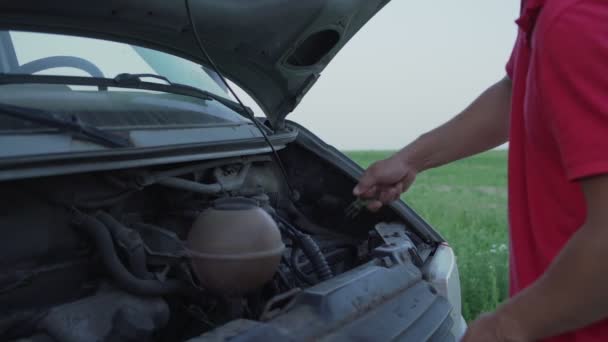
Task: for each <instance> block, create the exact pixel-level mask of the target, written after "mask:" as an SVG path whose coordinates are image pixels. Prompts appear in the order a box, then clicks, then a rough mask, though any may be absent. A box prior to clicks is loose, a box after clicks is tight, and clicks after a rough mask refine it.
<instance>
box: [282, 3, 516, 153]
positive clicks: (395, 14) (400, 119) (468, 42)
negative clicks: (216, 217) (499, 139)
mask: <svg viewBox="0 0 608 342" xmlns="http://www.w3.org/2000/svg"><path fill="white" fill-rule="evenodd" d="M518 9H519V1H517V0H459V1H453V0H443V1H438V0H425V1H412V0H392V1H391V2H389V4H388V5H386V6H385V7H384V9H382V10H381V11H380V12H379V13H378V14H377V15H376V16H375V17H374V18H373V19H372V20H371V21H370V22H368V24H367V25H366V26H364V27H363V28H362V29H361V31H359V33H358V34H357V35H355V37H354V38H353V39H351V41H350V42H349V43H348V44H347V45H346V46H345V47H344V48H343V49H342V50H341V51H340V53H339V54H338V55H337V56H336V57H335V58H334V60H333V61H332V62H331V63H330V64H329V66H328V67H327V68H326V69H325V70H324V72H323V73H322V75H321V78H320V79H319V80H318V81H317V83H316V84H315V85H314V87H313V88H312V89H311V90H310V91H309V92H308V94H307V95H306V96H305V97H304V99H303V100H302V102H301V103H300V105H299V106H298V108H296V110H295V111H294V112H293V113H292V114H290V116H289V119H291V120H294V121H296V122H298V123H300V124H302V125H304V126H305V127H307V128H309V129H311V130H312V131H313V132H314V133H316V134H317V135H318V136H320V137H321V138H322V139H323V140H325V142H327V143H329V144H331V145H333V146H335V147H337V148H339V149H342V150H355V149H366V150H369V149H397V148H400V147H402V146H404V145H406V144H407V143H409V142H411V141H413V140H414V139H415V138H416V137H418V136H419V135H420V134H422V133H424V132H426V131H428V130H430V129H432V128H434V127H436V126H437V125H439V124H441V123H443V122H445V121H447V120H449V119H450V118H451V117H452V116H454V115H455V114H457V113H459V112H460V111H461V110H462V109H464V108H465V107H466V106H467V105H468V104H469V103H470V102H471V101H472V100H473V99H474V98H475V97H476V96H477V95H479V94H480V93H481V92H482V91H483V90H484V89H485V88H487V87H488V86H490V85H491V84H493V83H494V82H496V81H498V80H499V79H501V78H502V77H503V76H504V74H505V71H504V66H505V64H506V61H507V59H508V57H509V54H510V52H511V48H512V46H513V43H514V41H515V35H516V32H517V30H516V25H515V23H514V20H515V19H516V16H517V11H518Z"/></svg>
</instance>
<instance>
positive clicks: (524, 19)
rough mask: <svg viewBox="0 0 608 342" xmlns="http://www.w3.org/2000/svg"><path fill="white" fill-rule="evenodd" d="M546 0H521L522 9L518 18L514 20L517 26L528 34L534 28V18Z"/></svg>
mask: <svg viewBox="0 0 608 342" xmlns="http://www.w3.org/2000/svg"><path fill="white" fill-rule="evenodd" d="M545 1H546V0H523V1H522V10H521V13H520V16H519V18H518V19H517V20H516V21H515V23H516V24H517V25H518V26H519V28H520V29H521V30H522V31H524V32H526V33H527V34H530V33H531V32H532V30H533V29H534V24H535V23H536V18H537V17H538V14H539V13H540V10H541V8H542V7H543V5H544V4H545Z"/></svg>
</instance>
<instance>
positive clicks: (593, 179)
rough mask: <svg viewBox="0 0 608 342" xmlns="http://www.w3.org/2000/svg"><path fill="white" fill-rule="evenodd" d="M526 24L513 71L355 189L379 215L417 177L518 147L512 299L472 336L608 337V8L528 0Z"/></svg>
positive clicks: (512, 179)
mask: <svg viewBox="0 0 608 342" xmlns="http://www.w3.org/2000/svg"><path fill="white" fill-rule="evenodd" d="M516 23H517V24H518V26H519V33H518V38H517V41H516V44H515V47H514V49H513V52H512V55H511V58H510V60H509V62H508V64H507V76H506V77H505V78H504V79H502V80H500V81H499V82H497V83H496V84H494V85H492V86H491V87H489V88H488V89H487V90H486V91H485V92H484V93H483V94H481V95H480V96H479V97H478V98H477V99H476V100H475V101H474V102H473V103H472V104H471V105H470V106H469V107H468V108H466V109H465V110H464V111H463V112H461V113H460V114H458V115H457V116H456V117H454V118H453V119H452V120H451V121H449V122H447V123H446V124H444V125H442V126H440V127H438V128H436V129H435V130H433V131H431V132H429V133H426V134H424V135H422V136H421V137H420V138H418V139H417V140H416V141H414V142H413V143H412V144H410V145H409V146H406V147H405V148H403V149H402V150H401V151H399V152H398V153H396V154H395V155H393V156H392V157H390V158H388V159H386V160H382V161H379V162H377V163H375V164H373V165H372V166H371V167H370V168H369V169H368V170H367V171H366V172H365V174H364V175H363V177H362V178H361V180H360V183H359V184H358V185H357V187H356V188H355V190H354V193H355V195H357V196H360V197H364V198H372V199H375V201H373V202H372V203H371V204H370V205H369V208H370V209H372V210H375V209H378V208H379V207H380V206H381V205H382V204H385V203H388V202H391V201H393V200H395V199H397V198H398V196H399V195H400V194H401V193H402V192H404V191H405V190H407V188H408V187H409V186H410V185H411V184H412V182H413V181H414V179H415V177H416V174H418V173H420V172H423V171H424V170H427V169H429V168H433V167H437V166H440V165H443V164H446V163H449V162H451V161H454V160H457V159H461V158H464V157H467V156H471V155H473V154H476V153H479V152H482V151H486V150H488V149H491V148H493V147H496V146H498V145H500V144H502V143H504V142H507V141H509V226H510V293H511V298H510V299H509V300H508V301H506V302H505V303H503V304H502V305H501V306H500V307H499V308H498V309H497V310H496V311H495V312H494V313H490V314H486V315H484V316H482V317H481V318H479V319H478V320H477V321H475V322H472V323H471V324H470V326H469V330H468V332H467V334H466V336H465V338H464V340H465V341H467V342H469V341H483V342H487V341H534V340H544V339H546V340H548V341H608V320H606V318H608V2H607V1H605V0H552V1H548V0H547V1H541V0H528V1H525V2H524V3H523V5H522V12H521V16H520V18H519V19H518V20H517V21H516ZM479 262H483V260H480V261H479Z"/></svg>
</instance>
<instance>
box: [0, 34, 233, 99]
mask: <svg viewBox="0 0 608 342" xmlns="http://www.w3.org/2000/svg"><path fill="white" fill-rule="evenodd" d="M0 44H1V45H0V72H1V73H7V74H36V75H59V76H90V77H104V78H114V77H116V76H117V75H119V74H122V73H130V74H155V75H159V76H164V77H166V78H167V79H169V80H170V81H171V82H173V83H181V84H186V85H189V86H193V87H196V88H199V89H202V90H206V91H208V92H211V93H214V94H217V95H220V96H223V97H228V95H227V92H226V89H224V87H222V86H221V82H220V79H219V78H218V77H217V75H216V74H215V73H214V72H213V71H211V70H208V69H206V68H203V67H201V66H200V65H199V64H197V63H194V62H192V61H189V60H187V59H184V58H180V57H177V56H173V55H170V54H167V53H164V52H160V51H156V50H151V49H148V48H144V47H140V46H134V45H129V44H124V43H118V42H112V41H106V40H101V39H93V38H85V37H77V36H66V35H59V34H48V33H38V32H20V31H0ZM146 81H150V82H160V83H162V82H163V81H162V80H154V79H151V78H150V79H146ZM121 91H124V89H123V90H121Z"/></svg>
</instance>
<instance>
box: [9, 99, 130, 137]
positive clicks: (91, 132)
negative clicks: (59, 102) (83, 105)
mask: <svg viewBox="0 0 608 342" xmlns="http://www.w3.org/2000/svg"><path fill="white" fill-rule="evenodd" d="M0 115H5V116H10V117H13V118H17V119H22V120H27V121H31V122H35V123H37V124H41V125H44V126H47V127H52V128H57V129H60V130H63V131H67V132H70V133H74V134H75V135H76V136H83V137H86V138H88V139H89V140H92V141H94V142H96V143H99V144H102V145H105V146H108V147H129V146H132V145H131V142H130V141H129V140H128V139H127V138H124V137H122V136H120V135H117V134H113V133H110V132H105V131H102V130H100V129H99V128H96V127H94V126H90V125H86V124H84V123H82V122H80V121H79V120H78V119H77V118H76V117H73V118H72V119H73V120H67V119H64V118H61V117H59V116H57V115H55V114H53V113H51V112H48V111H45V110H41V109H36V108H25V107H19V106H14V105H10V104H6V103H0Z"/></svg>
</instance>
